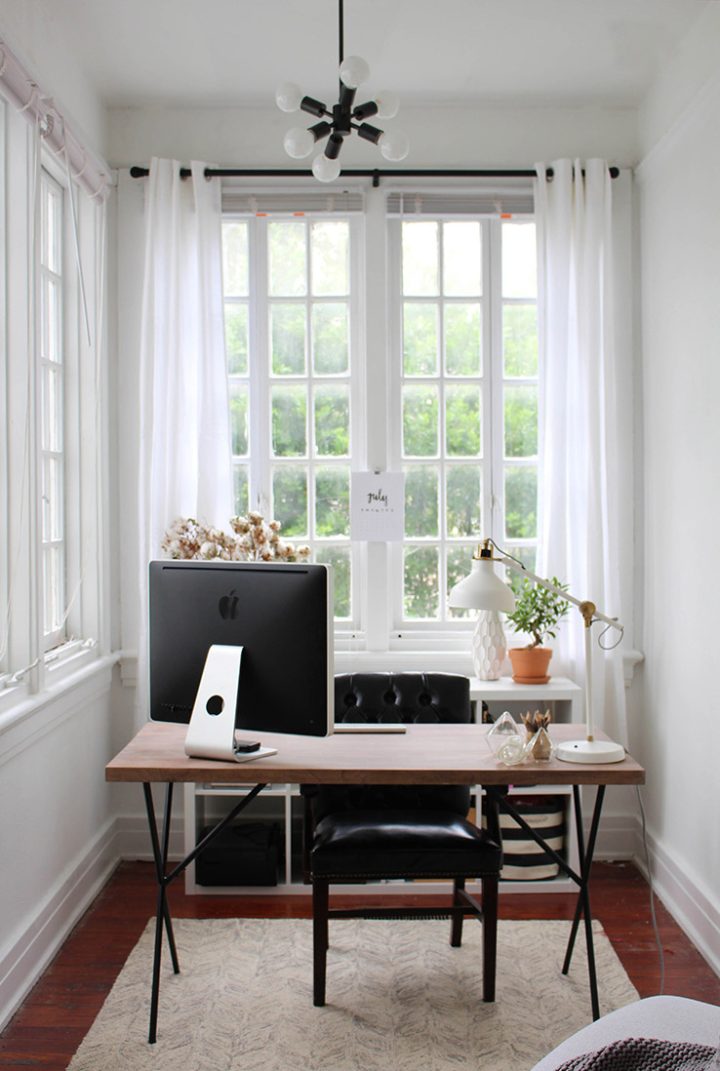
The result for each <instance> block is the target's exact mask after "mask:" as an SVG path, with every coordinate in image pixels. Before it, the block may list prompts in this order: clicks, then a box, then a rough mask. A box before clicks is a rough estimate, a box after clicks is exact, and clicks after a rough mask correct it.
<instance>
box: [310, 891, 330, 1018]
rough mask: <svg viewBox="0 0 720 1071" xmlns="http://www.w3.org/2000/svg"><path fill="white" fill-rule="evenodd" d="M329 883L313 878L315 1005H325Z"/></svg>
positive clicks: (317, 1006)
mask: <svg viewBox="0 0 720 1071" xmlns="http://www.w3.org/2000/svg"><path fill="white" fill-rule="evenodd" d="M328 900H329V882H327V881H323V880H322V879H321V878H313V1004H314V1005H315V1007H316V1008H322V1007H323V1006H324V1004H325V975H326V972H327V950H328Z"/></svg>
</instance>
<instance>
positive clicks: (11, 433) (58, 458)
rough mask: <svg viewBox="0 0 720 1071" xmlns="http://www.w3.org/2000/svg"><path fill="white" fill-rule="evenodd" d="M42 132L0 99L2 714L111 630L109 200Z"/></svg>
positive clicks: (83, 657) (82, 657)
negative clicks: (105, 342) (76, 181)
mask: <svg viewBox="0 0 720 1071" xmlns="http://www.w3.org/2000/svg"><path fill="white" fill-rule="evenodd" d="M34 134H35V132H34V130H33V127H32V126H31V125H30V124H28V123H27V121H26V119H25V118H24V116H22V115H20V114H19V113H16V112H15V111H14V110H12V109H8V108H6V109H5V110H4V111H3V109H2V102H1V101H0V142H1V144H0V153H1V154H2V156H3V158H4V168H3V176H2V178H0V212H1V213H2V218H3V219H4V220H5V231H4V243H3V247H2V253H1V254H0V259H1V262H0V276H1V277H2V278H0V282H2V284H3V285H2V286H1V287H0V290H2V296H1V297H0V301H1V302H2V303H3V310H2V311H3V317H2V319H3V325H4V327H3V332H2V335H0V366H1V368H2V376H1V377H0V378H1V381H2V386H1V387H0V415H1V419H0V427H1V428H2V434H3V442H2V446H3V449H2V452H1V454H0V458H1V460H0V498H1V500H2V512H3V525H4V528H3V537H4V538H3V546H4V553H3V556H2V561H1V562H0V597H1V600H2V602H1V607H0V609H1V614H2V621H1V625H0V714H2V713H3V712H5V711H8V712H12V711H13V707H14V705H15V704H16V703H18V702H19V701H21V700H23V699H25V698H27V697H28V696H29V695H32V694H33V693H36V692H40V691H42V690H44V689H45V688H46V687H47V686H48V685H49V684H50V683H51V682H54V681H59V680H60V679H61V678H62V677H63V676H65V675H67V674H69V673H71V672H73V671H75V670H76V669H78V668H79V667H80V666H81V665H84V664H85V663H87V662H90V661H92V660H94V659H95V658H96V657H97V653H98V651H97V650H96V648H101V647H103V646H104V645H105V642H106V638H107V624H106V616H105V615H106V605H107V604H106V601H104V591H105V589H106V585H107V568H106V561H105V554H104V550H105V544H104V541H103V518H104V511H105V505H104V502H105V494H104V490H103V489H104V487H105V486H106V484H105V482H104V481H105V466H106V463H107V446H106V444H105V441H104V432H103V431H102V428H103V427H104V426H105V423H106V421H105V392H104V373H103V371H102V369H103V362H102V358H101V352H100V346H101V338H100V334H101V332H100V331H99V325H100V322H101V316H102V300H101V294H102V290H103V286H104V282H103V279H102V271H101V265H102V257H103V253H102V251H103V245H104V238H105V235H104V213H105V209H104V206H103V205H101V204H99V203H96V202H94V201H93V200H92V199H91V197H90V196H89V195H86V194H84V193H81V192H80V191H78V190H77V189H75V190H74V202H71V199H70V193H69V188H68V184H67V176H66V174H65V170H64V168H63V167H62V166H59V165H58V163H57V161H55V160H54V159H53V158H52V155H47V156H46V155H45V154H44V152H43V151H42V147H41V148H40V155H41V164H40V166H38V167H37V169H36V168H35V162H36V161H37V157H38V147H37V145H36V144H35V141H34ZM75 223H76V224H77V227H75V225H74V224H75ZM78 261H79V262H80V263H81V264H82V267H83V279H84V284H85V285H84V288H83V287H82V286H81V283H80V274H79V272H78V268H77V264H78ZM10 267H12V270H10ZM85 309H87V319H86V317H85Z"/></svg>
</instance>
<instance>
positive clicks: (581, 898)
mask: <svg viewBox="0 0 720 1071" xmlns="http://www.w3.org/2000/svg"><path fill="white" fill-rule="evenodd" d="M604 797H605V785H598V790H597V795H596V796H595V807H594V809H593V816H592V821H591V823H590V835H589V837H588V843H587V848H585V847H584V837H583V828H582V804H581V800H580V787H579V786H578V785H573V802H574V806H575V822H576V827H577V838H578V850H579V852H580V863H581V871H580V873H581V878H582V881H581V883H580V890H579V892H578V899H577V904H576V906H575V917H574V918H573V923H572V927H571V929H570V937H569V938H568V945H567V950H566V952H565V962H564V963H563V968H562V972H563V974H567V973H568V971H569V969H570V960H571V958H572V953H573V948H574V946H575V938H576V936H577V931H578V926H579V924H580V915H581V914H582V916H583V918H584V921H585V944H586V947H587V958H588V974H589V977H590V1001H591V1005H592V1015H593V1019H599V1018H600V1004H599V1001H598V990H597V973H596V970H595V945H594V943H593V933H592V913H591V910H590V891H589V884H590V869H591V867H592V860H593V854H594V852H595V841H596V839H597V833H598V828H599V826H600V815H601V813H602V805H603V799H604Z"/></svg>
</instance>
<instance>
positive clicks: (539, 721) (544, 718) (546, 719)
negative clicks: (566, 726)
mask: <svg viewBox="0 0 720 1071" xmlns="http://www.w3.org/2000/svg"><path fill="white" fill-rule="evenodd" d="M521 717H522V720H523V725H524V726H525V731H526V733H527V735H528V736H534V735H535V733H536V732H537V731H538V729H547V727H548V725H549V724H550V722H551V721H552V715H551V713H550V711H549V710H546V711H545V713H544V714H541V713H540V711H539V710H536V711H535V713H534V714H530V713H527V714H522V715H521Z"/></svg>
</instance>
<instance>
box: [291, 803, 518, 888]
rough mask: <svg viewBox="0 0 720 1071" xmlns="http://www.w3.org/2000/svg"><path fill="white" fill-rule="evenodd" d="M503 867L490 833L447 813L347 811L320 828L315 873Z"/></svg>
mask: <svg viewBox="0 0 720 1071" xmlns="http://www.w3.org/2000/svg"><path fill="white" fill-rule="evenodd" d="M501 865H502V853H501V850H500V847H499V845H497V844H495V843H494V842H493V841H492V840H491V839H490V837H489V836H488V834H487V833H486V832H485V830H482V829H478V828H477V827H476V826H474V825H472V824H471V823H470V822H467V821H466V820H465V819H464V818H461V817H460V816H456V815H453V814H448V813H447V811H413V810H394V811H389V812H388V811H347V812H345V813H340V814H331V815H328V816H327V817H326V818H324V819H322V820H321V821H320V822H319V823H318V825H317V826H316V827H315V837H314V841H313V848H312V871H313V873H314V874H315V875H318V876H323V877H327V878H356V879H358V880H362V879H364V878H373V877H378V876H382V877H386V878H391V877H406V878H413V877H418V878H419V877H444V878H450V877H455V876H456V875H457V876H460V877H466V876H472V875H473V874H481V873H482V874H488V873H490V872H492V871H493V870H495V871H496V872H498V873H499V871H500V867H501Z"/></svg>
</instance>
